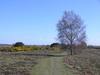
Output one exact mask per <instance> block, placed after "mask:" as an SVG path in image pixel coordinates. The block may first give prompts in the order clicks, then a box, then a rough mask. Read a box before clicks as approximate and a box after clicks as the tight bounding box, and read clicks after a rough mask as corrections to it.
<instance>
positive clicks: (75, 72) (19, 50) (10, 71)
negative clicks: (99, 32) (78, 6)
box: [0, 11, 100, 75]
mask: <svg viewBox="0 0 100 75" xmlns="http://www.w3.org/2000/svg"><path fill="white" fill-rule="evenodd" d="M57 30H58V39H59V42H56V43H52V44H51V45H25V44H24V43H23V42H15V43H14V44H12V45H7V46H0V75H100V46H89V45H87V43H86V34H85V33H86V32H85V25H84V23H83V21H82V20H81V18H80V16H79V15H77V14H75V13H74V12H72V11H68V12H67V11H66V12H65V13H64V16H63V17H62V19H61V20H60V21H59V22H58V24H57Z"/></svg>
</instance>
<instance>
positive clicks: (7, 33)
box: [0, 0, 100, 45]
mask: <svg viewBox="0 0 100 75" xmlns="http://www.w3.org/2000/svg"><path fill="white" fill-rule="evenodd" d="M65 10H66V11H70V10H73V11H74V12H75V13H76V14H79V15H80V16H81V18H82V19H83V21H84V23H85V24H86V27H87V28H86V31H87V43H88V44H90V45H100V0H0V43H8V44H12V43H15V42H17V41H22V42H24V43H25V44H39V45H41V44H51V43H53V42H56V41H57V30H56V29H57V28H56V24H57V23H58V20H59V19H60V18H61V17H62V16H63V12H64V11H65Z"/></svg>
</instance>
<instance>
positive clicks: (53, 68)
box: [31, 53, 75, 75]
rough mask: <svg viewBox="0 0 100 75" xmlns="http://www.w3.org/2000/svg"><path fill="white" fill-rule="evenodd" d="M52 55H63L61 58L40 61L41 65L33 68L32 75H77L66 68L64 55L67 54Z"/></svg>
mask: <svg viewBox="0 0 100 75" xmlns="http://www.w3.org/2000/svg"><path fill="white" fill-rule="evenodd" d="M52 55H61V57H53V56H52V57H48V58H45V59H41V60H40V59H39V60H38V62H39V64H38V65H36V66H35V67H34V68H33V71H32V73H31V75H75V74H74V73H73V72H71V71H70V70H69V69H66V68H65V66H64V62H63V58H64V57H63V56H62V55H66V53H53V54H52Z"/></svg>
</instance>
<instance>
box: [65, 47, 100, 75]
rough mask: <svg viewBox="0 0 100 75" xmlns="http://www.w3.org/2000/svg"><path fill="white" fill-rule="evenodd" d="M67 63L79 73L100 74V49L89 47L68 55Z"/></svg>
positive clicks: (85, 74) (84, 74) (86, 74)
mask: <svg viewBox="0 0 100 75" xmlns="http://www.w3.org/2000/svg"><path fill="white" fill-rule="evenodd" d="M65 63H66V65H69V66H70V68H71V69H72V70H77V71H78V74H79V75H100V50H97V49H87V50H84V52H83V53H81V54H77V55H73V56H66V57H65Z"/></svg>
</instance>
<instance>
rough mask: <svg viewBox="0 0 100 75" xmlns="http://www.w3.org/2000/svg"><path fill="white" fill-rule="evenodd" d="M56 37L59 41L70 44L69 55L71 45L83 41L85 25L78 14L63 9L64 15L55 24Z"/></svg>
mask: <svg viewBox="0 0 100 75" xmlns="http://www.w3.org/2000/svg"><path fill="white" fill-rule="evenodd" d="M57 30H58V39H59V40H60V42H61V43H64V44H67V45H69V46H70V52H71V55H73V47H74V46H75V45H78V44H80V43H81V42H85V38H86V35H85V25H84V23H83V21H82V20H81V18H80V16H79V15H77V14H75V13H74V12H73V11H65V12H64V16H63V17H62V19H61V20H60V21H59V22H58V24H57Z"/></svg>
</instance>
